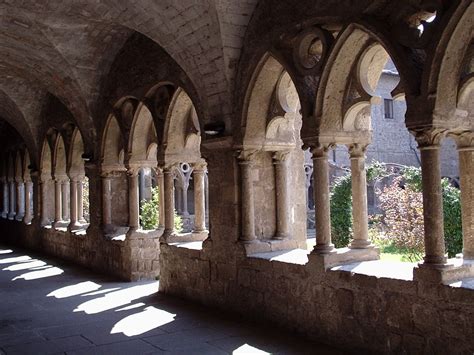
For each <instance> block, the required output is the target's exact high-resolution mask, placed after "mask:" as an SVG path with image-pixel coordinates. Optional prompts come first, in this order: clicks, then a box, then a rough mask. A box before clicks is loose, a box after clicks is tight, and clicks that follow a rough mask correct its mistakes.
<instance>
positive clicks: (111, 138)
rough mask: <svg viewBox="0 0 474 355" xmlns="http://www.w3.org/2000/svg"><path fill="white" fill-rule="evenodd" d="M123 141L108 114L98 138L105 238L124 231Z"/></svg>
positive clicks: (125, 211) (125, 202) (125, 200)
mask: <svg viewBox="0 0 474 355" xmlns="http://www.w3.org/2000/svg"><path fill="white" fill-rule="evenodd" d="M123 142H124V139H123V135H122V131H121V129H120V126H119V123H118V121H117V118H116V117H115V116H114V115H110V116H109V118H108V120H107V123H106V125H105V128H104V133H103V137H102V159H101V160H102V165H101V180H102V224H103V228H104V232H105V235H106V236H107V237H109V238H113V237H115V236H118V235H121V236H123V235H124V233H125V232H126V230H127V229H128V192H127V191H128V188H127V187H128V183H127V176H126V168H125V165H124V143H123Z"/></svg>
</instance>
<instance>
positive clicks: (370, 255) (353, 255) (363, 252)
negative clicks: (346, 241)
mask: <svg viewBox="0 0 474 355" xmlns="http://www.w3.org/2000/svg"><path fill="white" fill-rule="evenodd" d="M334 251H335V252H333V253H326V254H322V253H317V252H315V251H314V250H313V252H312V253H311V254H309V255H308V258H309V261H310V262H311V263H313V264H315V266H316V268H317V269H318V270H319V271H325V270H327V269H330V268H332V267H335V266H339V265H344V264H351V263H356V262H361V261H372V260H380V250H379V249H378V248H366V249H350V248H341V249H334Z"/></svg>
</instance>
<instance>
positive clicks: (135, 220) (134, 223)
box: [128, 171, 140, 229]
mask: <svg viewBox="0 0 474 355" xmlns="http://www.w3.org/2000/svg"><path fill="white" fill-rule="evenodd" d="M138 185H139V184H138V173H137V171H129V172H128V198H129V202H128V208H129V223H128V224H129V226H130V229H138V228H139V227H140V201H139V191H138Z"/></svg>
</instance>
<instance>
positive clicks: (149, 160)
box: [128, 103, 158, 166]
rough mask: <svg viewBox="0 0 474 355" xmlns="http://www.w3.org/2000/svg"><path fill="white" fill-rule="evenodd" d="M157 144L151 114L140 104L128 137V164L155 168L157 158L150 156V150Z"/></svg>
mask: <svg viewBox="0 0 474 355" xmlns="http://www.w3.org/2000/svg"><path fill="white" fill-rule="evenodd" d="M157 144H158V138H157V133H156V129H155V124H154V122H153V116H152V113H151V112H150V110H149V109H148V107H146V105H144V104H143V103H140V105H139V106H138V109H137V110H136V112H135V116H134V118H133V122H132V128H131V131H130V136H129V142H128V150H129V156H130V160H129V164H136V165H140V166H146V165H153V166H155V165H156V162H157V156H156V155H155V156H153V155H152V154H150V149H152V146H156V145H157ZM155 152H156V149H155Z"/></svg>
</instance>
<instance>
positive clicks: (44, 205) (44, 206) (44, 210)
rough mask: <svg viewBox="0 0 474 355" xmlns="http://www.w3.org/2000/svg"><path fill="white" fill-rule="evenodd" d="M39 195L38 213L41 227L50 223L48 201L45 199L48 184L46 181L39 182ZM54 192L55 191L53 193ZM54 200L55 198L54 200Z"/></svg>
mask: <svg viewBox="0 0 474 355" xmlns="http://www.w3.org/2000/svg"><path fill="white" fill-rule="evenodd" d="M40 190H41V191H40V195H41V207H40V213H41V225H42V226H46V225H48V224H49V223H50V220H49V216H48V200H47V198H46V196H47V194H48V182H47V181H44V180H43V181H41V186H40ZM55 192H56V191H55ZM55 200H56V198H55Z"/></svg>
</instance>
